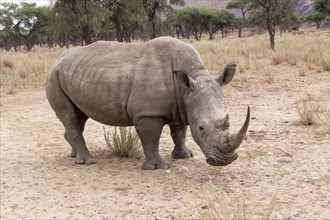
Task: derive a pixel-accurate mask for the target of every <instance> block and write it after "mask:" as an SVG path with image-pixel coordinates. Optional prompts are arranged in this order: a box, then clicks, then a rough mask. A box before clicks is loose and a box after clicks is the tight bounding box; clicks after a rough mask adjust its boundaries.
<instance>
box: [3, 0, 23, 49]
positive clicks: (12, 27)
mask: <svg viewBox="0 0 330 220" xmlns="http://www.w3.org/2000/svg"><path fill="white" fill-rule="evenodd" d="M0 6H1V7H0V23H1V24H2V25H3V30H2V31H3V33H2V36H3V39H2V40H3V41H4V42H3V44H4V47H6V49H10V48H11V47H12V46H13V47H14V50H15V52H16V51H17V48H18V47H19V45H20V38H21V37H20V35H19V33H18V30H19V26H20V24H21V22H22V21H20V20H17V18H18V7H19V6H18V4H14V3H1V4H0Z"/></svg>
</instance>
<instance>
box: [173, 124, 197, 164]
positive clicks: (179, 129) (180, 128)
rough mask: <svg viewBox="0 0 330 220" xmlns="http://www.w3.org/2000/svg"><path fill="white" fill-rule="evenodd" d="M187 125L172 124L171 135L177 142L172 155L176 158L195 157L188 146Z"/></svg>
mask: <svg viewBox="0 0 330 220" xmlns="http://www.w3.org/2000/svg"><path fill="white" fill-rule="evenodd" d="M187 127H188V126H187V125H174V124H171V125H170V129H171V136H172V139H173V142H174V144H175V146H174V149H173V151H172V156H173V158H175V159H185V158H190V157H193V156H194V155H193V153H192V151H191V150H190V149H189V148H187V147H186V132H187Z"/></svg>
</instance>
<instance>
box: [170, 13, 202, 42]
mask: <svg viewBox="0 0 330 220" xmlns="http://www.w3.org/2000/svg"><path fill="white" fill-rule="evenodd" d="M200 21H201V15H200V13H199V9H198V8H190V7H189V8H184V9H181V10H178V11H177V20H176V22H177V23H178V25H179V24H180V25H181V27H182V26H184V27H185V28H186V30H187V29H191V30H192V32H193V34H194V37H195V39H196V40H199V39H200V36H199V33H200V31H201V30H202V26H201V24H200Z"/></svg>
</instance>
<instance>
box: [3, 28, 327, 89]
mask: <svg viewBox="0 0 330 220" xmlns="http://www.w3.org/2000/svg"><path fill="white" fill-rule="evenodd" d="M329 37H330V32H329V31H323V32H315V31H314V32H311V31H304V34H300V35H297V34H292V33H286V34H283V35H282V37H280V36H277V37H276V50H275V51H272V50H270V49H269V45H268V44H269V43H268V35H267V34H263V35H254V36H252V37H244V38H238V37H237V36H236V34H232V35H230V36H228V37H225V38H219V37H217V38H216V40H213V41H209V40H206V39H205V40H201V41H193V40H190V41H188V42H190V43H192V45H193V46H194V47H195V48H196V49H197V51H199V53H200V54H201V57H202V59H203V61H204V63H205V65H206V67H207V69H208V70H209V71H210V73H211V74H219V72H221V71H222V70H223V67H224V66H225V65H226V64H228V63H236V64H237V66H238V68H237V70H238V72H240V73H243V72H253V73H258V72H263V71H267V68H269V67H270V66H276V65H295V66H297V67H298V68H301V73H300V75H305V73H306V72H307V71H309V70H314V71H316V72H322V71H330V53H329ZM63 50H64V49H60V48H52V49H48V48H36V50H34V51H32V52H30V53H26V52H17V53H15V52H7V51H1V60H2V62H0V65H1V68H0V70H1V73H0V78H1V79H0V88H1V94H2V95H5V94H10V93H12V92H13V91H15V90H16V89H20V88H38V87H42V86H43V85H44V82H45V78H46V75H47V73H48V71H49V69H50V68H51V65H52V64H53V62H54V61H55V60H56V58H57V57H58V56H59V55H60V54H61V53H62V52H63ZM276 74H277V73H276ZM276 74H269V75H268V76H269V77H268V79H267V80H266V81H268V82H269V83H272V81H273V77H275V75H276ZM279 74H280V73H279Z"/></svg>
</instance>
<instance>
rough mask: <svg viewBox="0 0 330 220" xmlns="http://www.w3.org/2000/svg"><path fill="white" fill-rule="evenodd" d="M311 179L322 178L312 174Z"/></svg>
mask: <svg viewBox="0 0 330 220" xmlns="http://www.w3.org/2000/svg"><path fill="white" fill-rule="evenodd" d="M311 179H312V180H318V179H320V177H318V176H312V177H311Z"/></svg>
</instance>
